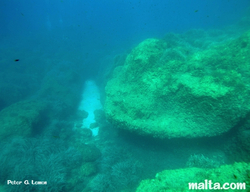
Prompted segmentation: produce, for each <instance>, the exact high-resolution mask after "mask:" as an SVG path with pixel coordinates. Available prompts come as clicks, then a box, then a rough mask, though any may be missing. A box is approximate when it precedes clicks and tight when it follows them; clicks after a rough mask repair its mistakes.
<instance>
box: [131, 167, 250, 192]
mask: <svg viewBox="0 0 250 192" xmlns="http://www.w3.org/2000/svg"><path fill="white" fill-rule="evenodd" d="M249 172H250V164H249V163H235V164H233V165H223V166H221V167H219V168H215V169H202V168H196V167H193V168H185V169H176V170H165V171H162V172H160V173H157V174H156V177H155V178H154V179H148V180H143V181H141V183H140V184H139V186H138V188H137V190H136V192H144V191H147V192H165V191H169V192H171V191H173V192H175V191H178V192H179V191H183V192H184V191H190V189H189V183H197V187H198V186H200V189H199V191H209V189H211V190H215V188H214V187H216V186H219V185H220V187H222V186H223V184H225V183H229V184H231V183H245V188H246V189H249V187H250V174H249ZM209 181H211V185H210V186H211V187H213V189H212V188H209ZM206 183H207V184H206ZM215 183H216V184H215ZM218 183H219V184H218ZM203 186H204V187H205V186H207V189H204V190H202V187H203ZM232 186H233V185H232ZM194 187H195V186H194ZM225 187H228V185H227V186H225ZM217 189H218V188H217ZM196 190H197V189H196ZM225 191H235V190H230V189H229V190H225ZM240 191H247V190H240Z"/></svg>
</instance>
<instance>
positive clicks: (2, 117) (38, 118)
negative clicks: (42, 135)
mask: <svg viewBox="0 0 250 192" xmlns="http://www.w3.org/2000/svg"><path fill="white" fill-rule="evenodd" d="M45 110H46V104H45V103H43V102H40V101H35V100H34V101H30V100H27V101H20V102H17V103H14V104H12V105H10V106H9V107H6V108H5V109H3V110H2V111H1V112H0V138H1V139H3V138H5V137H8V136H30V135H31V134H35V133H37V132H39V128H40V126H41V125H42V124H43V121H44V119H43V117H44V115H45V114H44V113H45Z"/></svg>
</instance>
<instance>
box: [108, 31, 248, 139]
mask: <svg viewBox="0 0 250 192" xmlns="http://www.w3.org/2000/svg"><path fill="white" fill-rule="evenodd" d="M183 50H185V51H183ZM249 77H250V32H248V33H245V34H244V35H242V36H241V37H239V38H238V39H235V40H230V41H228V42H226V43H223V44H220V45H216V46H213V47H210V48H209V49H206V50H203V51H197V52H195V53H193V54H191V55H188V54H187V51H186V49H184V48H183V47H181V46H175V47H173V45H170V44H168V42H167V41H164V40H158V39H147V40H145V41H143V42H142V43H140V44H139V45H138V46H137V47H135V48H134V49H133V50H132V51H131V53H130V54H129V55H128V56H127V58H126V61H125V64H124V66H122V67H121V66H119V67H117V68H116V69H115V70H114V72H113V78H112V79H111V80H110V81H109V82H108V83H107V85H106V88H105V91H106V101H105V113H106V116H107V119H108V120H109V121H110V122H111V123H112V124H114V125H115V126H116V127H118V128H120V129H125V130H129V131H131V132H136V133H137V134H140V135H150V136H152V137H156V138H181V137H188V138H194V137H211V136H216V135H221V134H222V133H224V132H227V131H229V130H230V129H231V128H232V127H234V126H235V125H236V124H237V123H238V122H239V121H240V120H241V119H242V118H244V117H245V116H246V114H247V113H249V110H250V86H249V83H248V82H249Z"/></svg>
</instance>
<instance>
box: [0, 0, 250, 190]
mask: <svg viewBox="0 0 250 192" xmlns="http://www.w3.org/2000/svg"><path fill="white" fill-rule="evenodd" d="M249 29H250V2H249V1H248V0H240V1H233V0H220V1H218V0H203V1H201V0H168V1H163V0H154V1H153V0H145V1H142V0H135V1H132V0H131V1H126V0H92V1H79V0H71V1H69V0H53V1H52V0H51V1H50V0H44V1H34V0H33V1H32V0H22V1H20V0H1V2H0V123H1V124H0V191H3V192H4V191H6V192H9V191H11V192H12V191H13V192H14V191H20V192H22V191H30V192H31V191H49V192H52V191H55V192H61V191H75V192H79V191H83V192H90V191H93V192H99V191H100V192H101V191H103V192H105V191H107V192H109V191H125V190H126V191H131V192H132V191H136V187H137V186H138V185H139V183H140V181H141V180H143V179H151V178H154V176H155V175H156V174H157V173H158V172H160V171H163V170H165V169H178V168H185V167H192V166H200V167H204V168H210V167H217V166H220V165H222V164H232V163H234V162H236V161H244V162H249V161H250V156H249V155H248V153H249V151H248V150H246V149H247V148H249V146H250V142H249V135H250V134H249V117H247V118H248V119H247V118H246V119H245V121H246V122H248V124H247V123H246V125H245V127H244V125H243V126H242V125H239V127H241V126H242V127H243V128H242V129H244V131H243V132H237V127H236V128H232V131H231V132H228V133H227V134H225V135H223V136H218V137H212V138H205V139H203V138H198V139H193V140H189V139H180V140H166V141H162V140H157V139H154V138H150V137H149V138H148V137H146V138H145V137H141V136H138V135H136V134H134V133H130V132H126V131H121V130H119V129H116V126H115V125H112V124H111V123H109V122H108V121H107V120H106V118H105V114H104V112H103V109H99V108H98V109H99V110H97V111H95V112H93V113H94V114H95V122H94V123H93V124H92V125H88V126H90V127H88V128H86V129H84V128H83V127H82V126H83V124H84V123H83V120H84V119H85V118H87V114H86V111H81V110H79V106H80V104H81V103H84V102H82V99H83V98H82V95H83V94H84V93H83V92H84V90H85V87H84V84H85V82H86V81H88V80H93V81H95V83H96V85H97V87H98V89H99V93H98V96H96V95H95V96H96V98H98V99H99V97H100V99H99V100H100V101H101V103H102V105H103V106H104V105H105V85H106V83H107V81H108V80H110V79H111V77H112V75H111V74H112V73H113V71H114V69H115V67H117V66H122V65H123V64H124V61H125V58H126V56H127V54H129V53H130V52H131V50H132V49H133V48H134V47H136V46H137V45H138V44H139V43H140V42H142V41H143V40H145V39H147V38H159V39H164V38H165V40H167V41H168V42H169V43H173V45H175V46H178V47H181V46H183V47H185V49H187V50H188V51H187V52H189V53H190V54H193V53H195V52H197V51H203V50H206V49H208V48H209V47H210V46H212V45H216V44H218V43H223V42H226V41H227V40H230V39H235V38H237V37H239V36H240V35H242V34H243V33H244V32H246V31H247V30H249ZM184 45H185V46H184ZM242 46H243V47H244V45H242ZM169 57H171V55H170V56H169ZM246 81H247V80H245V79H244V82H246ZM89 90H91V88H90V89H89ZM99 94H100V95H99ZM117 94H119V93H117ZM87 95H88V94H87ZM89 95H91V94H89ZM90 100H91V99H88V101H90ZM100 101H98V102H100ZM242 123H243V122H242ZM91 126H92V127H91ZM97 127H98V129H99V134H98V135H97V136H93V135H92V132H91V130H90V129H91V128H97ZM242 129H241V130H242ZM237 134H238V136H237ZM240 134H243V135H244V136H242V135H241V136H239V135H240ZM239 138H241V139H242V140H237V139H239ZM236 152H237V153H236ZM199 157H200V158H203V157H204V158H203V160H204V161H203V163H204V162H205V163H206V165H203V164H202V162H198V163H197V162H196V163H195V162H194V161H195V158H199ZM201 164H202V165H201ZM8 180H11V181H14V180H15V181H22V182H24V181H26V180H28V181H29V182H30V183H31V181H32V180H34V181H47V185H41V186H37V185H31V184H30V185H25V184H24V183H22V184H20V185H14V184H13V185H12V184H8Z"/></svg>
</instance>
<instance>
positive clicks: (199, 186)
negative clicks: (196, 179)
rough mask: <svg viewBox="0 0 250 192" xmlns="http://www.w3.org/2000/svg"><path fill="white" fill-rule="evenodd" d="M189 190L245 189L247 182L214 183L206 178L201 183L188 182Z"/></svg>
mask: <svg viewBox="0 0 250 192" xmlns="http://www.w3.org/2000/svg"><path fill="white" fill-rule="evenodd" d="M188 188H189V190H228V189H232V190H245V189H246V183H224V184H220V183H218V182H217V183H213V182H212V181H211V180H207V179H206V180H205V181H204V182H201V183H188Z"/></svg>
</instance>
